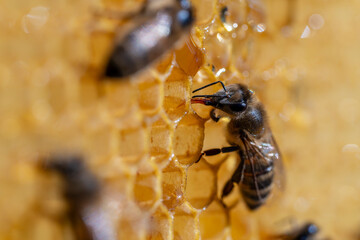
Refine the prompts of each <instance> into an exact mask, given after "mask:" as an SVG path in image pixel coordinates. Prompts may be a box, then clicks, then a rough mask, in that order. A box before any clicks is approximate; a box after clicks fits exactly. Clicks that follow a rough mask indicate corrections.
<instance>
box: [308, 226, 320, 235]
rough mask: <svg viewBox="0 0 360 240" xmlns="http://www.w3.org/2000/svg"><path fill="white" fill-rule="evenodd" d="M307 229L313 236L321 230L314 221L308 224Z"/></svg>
mask: <svg viewBox="0 0 360 240" xmlns="http://www.w3.org/2000/svg"><path fill="white" fill-rule="evenodd" d="M305 229H306V234H307V235H309V236H313V235H315V234H316V233H317V232H318V231H319V228H318V227H317V226H316V225H315V224H314V223H308V224H306V226H305Z"/></svg>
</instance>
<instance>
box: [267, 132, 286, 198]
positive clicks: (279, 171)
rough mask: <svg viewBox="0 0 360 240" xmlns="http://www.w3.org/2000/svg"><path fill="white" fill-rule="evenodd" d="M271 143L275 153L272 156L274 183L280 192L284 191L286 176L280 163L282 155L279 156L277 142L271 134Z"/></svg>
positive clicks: (281, 162)
mask: <svg viewBox="0 0 360 240" xmlns="http://www.w3.org/2000/svg"><path fill="white" fill-rule="evenodd" d="M271 142H272V144H273V146H274V147H275V151H276V153H275V154H274V155H275V156H274V160H273V162H274V171H275V176H274V183H275V185H276V186H277V187H278V188H279V189H280V190H281V191H284V190H285V186H286V174H285V170H284V164H283V161H282V155H281V152H280V149H279V147H278V145H277V142H276V140H275V138H274V136H273V135H272V134H271Z"/></svg>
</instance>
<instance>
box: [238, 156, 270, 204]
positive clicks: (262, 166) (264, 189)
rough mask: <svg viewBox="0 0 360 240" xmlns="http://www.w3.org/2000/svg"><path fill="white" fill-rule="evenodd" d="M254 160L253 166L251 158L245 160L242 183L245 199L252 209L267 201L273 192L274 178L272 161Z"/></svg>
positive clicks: (242, 192)
mask: <svg viewBox="0 0 360 240" xmlns="http://www.w3.org/2000/svg"><path fill="white" fill-rule="evenodd" d="M253 160H255V161H254V164H253V167H252V163H251V162H250V160H249V159H247V160H246V161H245V163H244V172H243V178H242V181H241V184H240V189H241V190H240V191H241V194H242V196H243V199H244V201H245V203H246V205H247V206H248V207H249V209H251V210H255V209H256V208H258V207H260V206H261V205H262V204H264V203H265V201H266V199H267V198H268V197H269V194H270V192H271V189H272V185H273V184H272V183H273V178H274V171H273V163H272V162H265V161H263V160H260V161H256V158H254V159H253ZM253 173H255V176H254V174H253Z"/></svg>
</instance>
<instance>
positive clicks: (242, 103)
mask: <svg viewBox="0 0 360 240" xmlns="http://www.w3.org/2000/svg"><path fill="white" fill-rule="evenodd" d="M205 87H206V86H205ZM223 87H224V90H220V91H218V92H217V93H215V94H213V95H196V96H193V98H192V103H201V104H205V105H209V106H213V107H214V108H215V109H213V110H212V111H211V114H210V116H211V118H212V119H213V120H214V121H218V120H219V119H220V118H221V117H228V118H229V119H230V122H229V123H228V125H227V141H228V142H229V143H230V145H232V147H225V148H222V149H210V150H207V151H204V152H203V153H202V154H201V156H202V155H208V156H209V155H215V154H218V153H221V152H223V153H224V152H231V151H238V152H239V156H240V164H239V166H238V168H237V169H236V170H235V172H234V174H233V175H232V177H231V178H230V179H229V181H228V182H227V183H226V184H225V186H224V188H223V193H222V197H225V196H227V195H228V194H229V193H230V192H231V191H232V189H233V187H234V183H239V184H240V191H241V194H242V196H243V199H244V201H245V203H246V205H247V206H248V208H249V209H251V210H254V209H257V208H258V207H260V206H261V205H262V204H264V203H265V201H266V199H267V198H268V197H269V195H270V192H271V190H272V187H273V185H274V182H276V183H277V184H278V185H280V184H281V183H280V182H277V181H275V178H274V177H275V174H274V172H275V168H281V158H280V154H279V149H278V147H277V144H276V142H275V141H274V138H273V136H272V133H271V130H270V128H269V125H268V122H267V119H266V113H265V110H264V107H263V105H262V104H261V103H260V102H259V101H258V100H257V99H256V97H255V96H254V94H253V92H252V91H251V90H249V89H248V88H247V87H246V86H245V85H242V84H232V85H229V86H227V87H226V88H225V86H223ZM203 88H204V87H203ZM201 89H202V88H200V89H198V90H201ZM198 90H195V91H198ZM195 91H194V92H195ZM201 156H200V157H201ZM280 170H281V169H280Z"/></svg>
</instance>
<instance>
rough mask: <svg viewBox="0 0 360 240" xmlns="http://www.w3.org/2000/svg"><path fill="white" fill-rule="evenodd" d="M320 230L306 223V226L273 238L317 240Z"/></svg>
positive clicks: (280, 239)
mask: <svg viewBox="0 0 360 240" xmlns="http://www.w3.org/2000/svg"><path fill="white" fill-rule="evenodd" d="M318 232H319V228H318V227H317V226H316V225H315V224H314V223H306V224H304V226H302V227H300V228H297V229H294V230H292V231H290V232H288V233H284V234H280V235H276V236H273V237H271V238H270V239H273V240H315V238H314V237H315V235H316V234H317V233H318Z"/></svg>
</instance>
